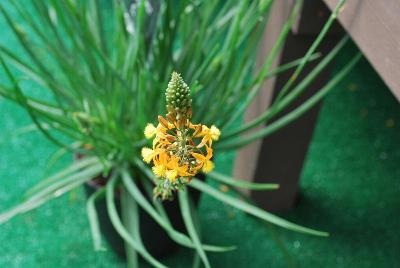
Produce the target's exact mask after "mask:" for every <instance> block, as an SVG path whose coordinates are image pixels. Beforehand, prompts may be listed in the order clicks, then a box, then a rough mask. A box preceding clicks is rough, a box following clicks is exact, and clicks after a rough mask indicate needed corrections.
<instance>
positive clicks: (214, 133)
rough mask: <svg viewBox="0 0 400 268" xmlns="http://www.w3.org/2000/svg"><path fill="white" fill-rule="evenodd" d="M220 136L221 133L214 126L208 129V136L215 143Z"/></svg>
mask: <svg viewBox="0 0 400 268" xmlns="http://www.w3.org/2000/svg"><path fill="white" fill-rule="evenodd" d="M220 135H221V131H220V130H219V129H218V128H217V127H216V126H214V125H212V126H211V128H210V136H211V138H212V139H213V140H215V141H217V140H218V139H219V136H220Z"/></svg>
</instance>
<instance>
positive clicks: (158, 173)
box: [152, 165, 166, 178]
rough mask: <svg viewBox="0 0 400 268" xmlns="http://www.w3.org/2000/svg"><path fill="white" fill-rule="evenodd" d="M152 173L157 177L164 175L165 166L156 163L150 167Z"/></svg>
mask: <svg viewBox="0 0 400 268" xmlns="http://www.w3.org/2000/svg"><path fill="white" fill-rule="evenodd" d="M152 170H153V173H154V175H156V176H157V177H159V178H160V177H165V171H166V170H165V166H164V165H157V166H154V167H153V168H152Z"/></svg>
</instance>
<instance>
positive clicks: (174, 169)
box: [165, 155, 193, 181]
mask: <svg viewBox="0 0 400 268" xmlns="http://www.w3.org/2000/svg"><path fill="white" fill-rule="evenodd" d="M167 168H168V171H167V172H166V173H165V175H166V177H167V179H169V180H170V181H175V180H176V178H177V177H178V176H179V177H185V176H193V174H191V173H189V172H188V165H182V166H181V165H180V164H179V158H178V157H176V156H174V155H173V156H172V157H171V158H170V159H169V160H168V163H167Z"/></svg>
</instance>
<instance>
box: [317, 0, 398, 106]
mask: <svg viewBox="0 0 400 268" xmlns="http://www.w3.org/2000/svg"><path fill="white" fill-rule="evenodd" d="M323 1H324V2H325V3H326V4H327V5H328V7H329V8H330V9H333V8H334V7H335V5H336V4H337V2H338V0H323ZM339 21H340V23H341V24H342V25H343V27H344V28H345V29H346V31H347V32H348V33H349V34H350V35H351V37H352V38H353V40H354V41H355V42H356V43H357V45H358V47H359V48H360V50H361V51H362V52H363V53H364V55H365V56H366V58H367V59H368V60H369V62H370V63H371V64H372V66H373V67H374V68H375V70H376V71H377V72H378V74H379V75H380V76H381V77H382V79H383V80H384V81H385V83H386V84H387V86H388V87H389V88H390V89H391V91H392V92H393V94H394V95H395V96H396V98H397V99H398V100H400V79H399V78H400V1H399V0H347V2H346V3H345V5H344V7H343V9H342V11H341V13H340V14H339Z"/></svg>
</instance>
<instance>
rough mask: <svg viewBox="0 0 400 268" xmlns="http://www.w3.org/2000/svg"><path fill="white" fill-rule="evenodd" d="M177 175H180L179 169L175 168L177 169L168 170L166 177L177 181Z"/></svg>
mask: <svg viewBox="0 0 400 268" xmlns="http://www.w3.org/2000/svg"><path fill="white" fill-rule="evenodd" d="M177 176H178V171H177V170H175V169H173V170H168V171H167V172H166V173H165V177H167V179H168V180H170V181H175V180H176V177H177Z"/></svg>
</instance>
